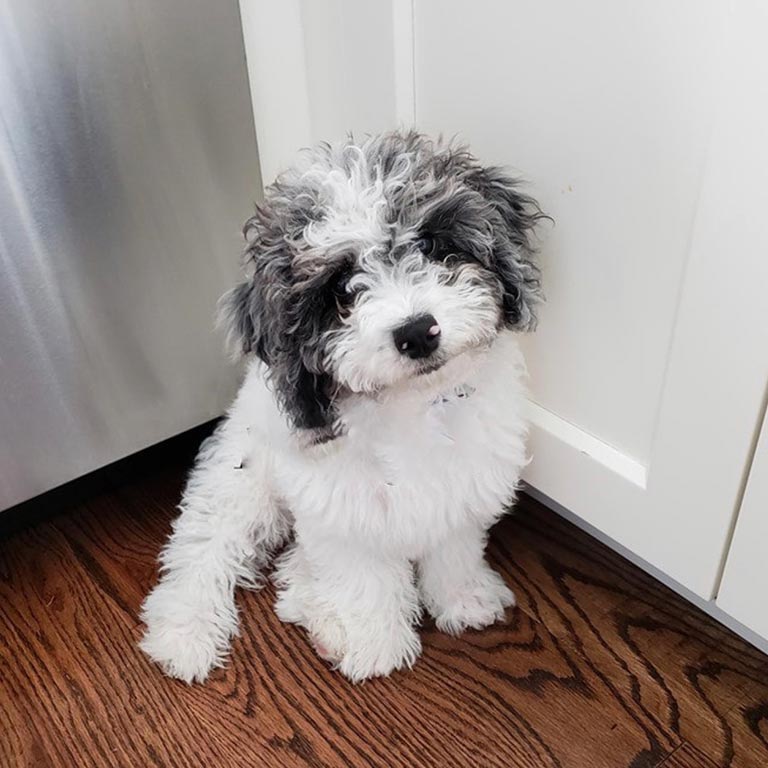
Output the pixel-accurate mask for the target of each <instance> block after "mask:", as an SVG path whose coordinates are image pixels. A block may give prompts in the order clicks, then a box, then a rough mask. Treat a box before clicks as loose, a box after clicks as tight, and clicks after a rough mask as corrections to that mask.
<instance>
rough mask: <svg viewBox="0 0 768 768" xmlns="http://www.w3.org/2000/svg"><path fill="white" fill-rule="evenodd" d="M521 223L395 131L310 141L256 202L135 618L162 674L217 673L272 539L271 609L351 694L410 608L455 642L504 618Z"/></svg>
mask: <svg viewBox="0 0 768 768" xmlns="http://www.w3.org/2000/svg"><path fill="white" fill-rule="evenodd" d="M541 218H542V213H541V212H540V209H539V207H538V205H537V204H536V203H535V201H534V200H532V199H531V198H530V197H527V196H525V195H524V194H522V193H521V192H520V190H519V187H518V183H517V182H516V181H515V180H514V179H513V178H511V177H510V176H508V175H507V174H506V173H505V172H504V171H502V170H500V169H498V168H486V167H483V166H481V165H480V164H479V163H478V162H477V161H476V160H475V159H474V158H473V157H472V155H471V154H469V152H468V151H467V150H466V149H465V148H464V147H457V146H453V145H450V144H447V145H445V144H441V143H435V142H433V141H431V140H430V139H428V138H426V137H424V136H423V135H420V134H418V133H415V132H410V133H399V132H396V133H388V134H384V135H381V136H376V137H372V138H369V139H366V140H365V141H363V142H362V143H356V142H354V141H353V140H351V139H350V140H349V141H347V142H346V143H343V144H339V145H335V146H330V145H325V144H324V145H321V146H319V147H317V148H316V149H314V150H312V151H311V152H310V153H308V154H307V156H306V157H305V158H304V162H303V163H302V164H300V165H299V166H298V167H296V168H294V169H292V170H290V171H287V172H286V173H284V174H282V175H281V176H280V177H279V178H278V180H277V181H276V182H275V183H274V184H273V185H272V186H271V187H269V188H268V189H267V191H266V197H265V200H264V203H263V204H261V205H259V206H258V208H257V210H256V214H255V215H254V216H253V217H252V218H251V219H250V220H249V221H248V222H247V224H246V226H245V234H246V238H247V242H248V245H247V250H246V257H247V258H246V262H247V264H246V266H247V269H248V271H249V275H248V277H247V279H246V281H245V282H243V283H242V284H241V285H239V286H237V287H236V288H235V289H234V290H232V291H231V292H230V293H229V294H227V295H226V296H225V297H224V298H223V318H224V321H225V323H226V326H227V328H228V330H229V333H230V337H231V338H232V339H233V340H234V342H235V343H236V345H237V346H238V348H239V349H240V350H241V351H242V352H244V353H246V354H247V355H248V357H249V359H250V360H249V363H248V368H247V373H246V377H245V381H244V383H243V385H242V388H241V390H240V392H239V394H238V396H237V399H236V400H235V402H234V404H233V405H232V407H231V409H230V411H229V413H228V416H227V418H226V420H225V421H224V422H223V424H222V425H221V426H220V427H219V428H218V430H217V431H216V433H215V434H214V435H213V436H212V437H211V438H210V439H209V440H208V441H206V443H205V444H204V445H203V447H202V448H201V451H200V455H199V457H198V460H197V463H196V466H195V469H194V471H193V472H192V474H191V476H190V478H189V482H188V485H187V488H186V491H185V493H184V498H183V500H182V502H181V504H180V509H181V516H180V517H179V518H178V519H177V520H176V522H175V525H174V529H173V534H172V536H171V538H170V540H169V542H168V544H167V546H166V547H165V549H164V550H163V552H162V555H161V563H162V571H161V579H160V583H159V584H158V585H157V586H156V587H155V589H154V590H153V592H152V593H151V594H150V595H149V597H148V598H147V600H146V602H145V604H144V608H143V620H144V621H145V622H146V625H147V630H146V634H145V636H144V639H143V641H142V644H141V645H142V648H143V649H144V651H146V653H147V654H148V655H149V656H150V657H151V658H152V659H154V660H155V661H156V662H158V663H159V664H160V665H161V666H162V668H163V669H164V670H165V671H166V672H167V673H168V674H169V675H173V676H174V677H179V678H181V679H182V680H186V681H187V682H191V681H194V680H197V681H202V680H204V679H205V677H206V676H207V674H208V672H209V671H210V670H211V668H212V667H215V666H218V665H220V664H221V663H222V662H223V660H224V658H225V656H226V654H227V651H228V647H229V643H230V639H231V638H232V636H233V635H234V634H235V633H236V632H237V609H236V607H235V596H234V593H235V587H236V586H237V585H243V586H254V585H257V584H258V583H259V580H260V578H261V571H262V570H263V568H264V567H265V566H266V564H267V561H268V558H269V555H270V553H271V552H273V551H274V550H276V549H277V548H278V547H279V546H280V545H281V544H282V543H283V542H284V541H286V540H287V539H288V538H290V537H292V543H291V545H290V546H289V548H288V549H287V550H286V551H285V552H284V553H283V554H282V555H281V557H280V558H279V560H278V562H277V569H276V582H277V584H278V588H279V597H278V600H277V613H278V615H279V616H280V618H281V619H282V620H284V621H289V622H294V623H297V624H300V625H302V626H303V627H305V628H306V630H307V631H308V633H309V635H310V638H311V641H312V642H313V644H314V646H315V648H316V649H317V650H318V652H319V653H320V654H321V655H322V656H323V657H324V658H327V659H329V660H331V661H332V662H333V663H334V664H336V665H337V666H338V668H339V669H340V670H341V672H342V673H343V674H345V675H346V676H347V677H349V678H350V679H352V680H356V681H357V680H363V679H365V678H368V677H372V676H376V675H387V674H389V673H390V672H392V671H393V670H395V669H399V668H401V667H404V666H410V665H412V664H413V663H414V661H415V660H416V658H417V657H418V655H419V652H420V647H421V646H420V641H419V636H418V634H417V631H416V629H417V624H418V621H419V617H420V613H421V609H422V607H424V608H425V609H426V610H427V611H428V612H429V613H430V614H431V615H432V616H434V618H435V619H436V622H437V626H438V627H439V628H440V629H442V630H444V631H446V632H451V633H459V632H461V631H462V630H464V629H465V628H467V627H474V628H479V627H484V626H486V625H489V624H491V623H493V622H495V621H497V620H498V619H501V618H502V617H503V615H504V609H505V607H506V606H510V605H513V604H514V595H513V594H512V592H511V591H510V590H509V589H508V588H507V587H506V586H505V584H504V583H503V581H502V579H501V578H500V577H499V576H498V574H496V573H495V572H494V571H493V570H492V569H491V568H490V567H489V566H488V565H487V563H486V562H485V559H484V555H483V553H484V548H485V544H486V539H487V532H488V529H489V527H490V526H491V525H492V524H493V523H494V522H495V521H496V520H497V519H498V518H499V517H500V516H501V515H502V513H503V511H504V509H505V507H506V505H508V504H509V503H510V502H511V501H512V499H513V496H514V492H515V487H516V484H517V482H518V480H519V476H520V472H521V469H522V467H523V466H524V465H525V462H526V453H525V435H526V425H525V420H524V417H523V404H524V386H523V382H522V380H523V377H524V364H523V360H522V357H521V354H520V351H519V349H518V345H517V342H516V338H515V334H516V332H518V331H527V330H531V329H532V328H533V326H534V324H535V318H536V315H535V311H536V305H537V303H538V302H539V300H540V290H539V271H538V269H537V267H536V264H535V263H534V248H533V245H532V236H533V229H534V227H535V225H536V223H537V222H538V221H539V220H540V219H541Z"/></svg>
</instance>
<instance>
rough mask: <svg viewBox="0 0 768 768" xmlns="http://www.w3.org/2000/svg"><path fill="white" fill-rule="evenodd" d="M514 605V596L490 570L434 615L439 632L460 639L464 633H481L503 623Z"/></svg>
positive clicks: (441, 606) (447, 601)
mask: <svg viewBox="0 0 768 768" xmlns="http://www.w3.org/2000/svg"><path fill="white" fill-rule="evenodd" d="M514 604H515V594H514V592H512V590H511V589H510V588H509V587H508V586H507V585H506V584H505V583H504V581H503V579H502V578H501V576H499V574H498V573H496V572H495V571H493V570H491V569H490V568H488V569H486V570H484V571H483V572H482V573H481V574H479V575H478V576H477V577H476V578H475V579H473V580H472V581H470V582H469V583H467V584H465V585H464V586H462V587H461V588H459V589H458V590H456V592H455V593H454V594H452V595H450V596H449V597H448V598H447V599H446V600H444V601H442V604H441V605H440V606H439V608H438V609H437V610H436V611H435V613H434V617H435V623H436V625H437V628H438V629H439V630H440V631H441V632H447V633H448V634H450V635H459V634H461V633H462V632H463V631H464V630H465V629H482V628H483V627H488V626H490V625H491V624H494V623H496V622H497V621H503V620H504V610H505V608H509V607H510V606H513V605H514Z"/></svg>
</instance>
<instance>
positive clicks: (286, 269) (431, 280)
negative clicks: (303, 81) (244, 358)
mask: <svg viewBox="0 0 768 768" xmlns="http://www.w3.org/2000/svg"><path fill="white" fill-rule="evenodd" d="M305 161H306V162H305V163H304V164H303V165H302V166H300V167H297V168H294V169H292V170H290V171H287V172H286V173H284V174H282V175H281V176H280V177H279V178H278V179H277V181H276V182H275V183H274V184H273V185H272V186H270V187H269V188H268V189H267V190H266V196H265V200H264V203H263V204H261V205H259V206H258V207H257V209H256V213H255V215H254V216H253V217H252V218H251V219H249V221H248V222H247V223H246V225H245V236H246V239H247V242H248V246H247V250H246V258H247V261H248V265H249V267H248V268H249V270H250V271H252V275H251V276H250V277H249V279H248V280H247V281H246V282H244V283H242V284H241V285H239V286H237V287H236V288H235V289H234V290H232V291H230V292H229V293H228V294H227V295H226V296H225V297H224V298H223V300H222V309H223V317H224V321H225V324H226V325H227V326H228V330H229V332H230V336H231V338H232V339H233V340H234V341H235V343H236V344H237V346H238V348H239V349H241V350H242V351H243V352H245V353H253V354H255V355H257V356H258V357H259V358H261V360H263V361H264V362H265V363H266V364H267V366H268V367H269V374H270V378H271V381H272V384H273V387H274V389H275V392H276V394H277V396H278V399H279V400H280V402H281V404H282V405H283V407H284V408H285V410H286V412H287V414H288V416H289V417H290V419H291V420H292V422H293V423H294V425H295V426H296V427H298V428H302V429H323V428H328V427H329V425H330V424H331V422H332V421H333V418H334V409H333V403H334V398H335V397H336V395H337V393H339V392H350V391H351V392H356V393H374V392H381V391H382V390H385V389H387V388H389V387H393V386H396V385H398V384H401V383H402V382H404V381H405V380H408V379H412V378H415V377H419V376H423V375H425V374H429V373H431V372H433V371H435V370H437V369H438V368H440V367H442V366H443V365H445V364H446V363H447V362H449V361H451V360H452V359H454V358H456V357H458V356H460V355H462V354H464V353H466V352H469V351H470V350H475V349H478V348H482V347H486V346H488V345H490V344H492V343H493V340H494V338H495V337H496V336H497V334H498V333H499V331H500V330H501V329H503V328H510V329H515V330H521V331H523V330H530V329H532V328H533V327H534V325H535V322H536V305H537V303H538V302H539V301H540V290H539V271H538V269H537V267H536V264H535V263H534V258H533V257H534V248H533V244H532V241H531V237H532V230H533V228H534V226H535V225H536V223H537V221H538V220H539V219H541V218H542V216H543V214H542V213H541V211H540V209H539V207H538V205H537V204H536V202H535V201H534V200H533V199H531V198H530V197H527V196H526V195H524V194H522V193H521V192H520V190H519V188H518V183H517V181H516V180H515V179H513V178H512V177H510V176H509V175H507V174H506V173H505V172H504V171H503V170H501V169H499V168H487V167H483V166H481V165H480V164H479V163H478V162H477V160H475V158H474V157H472V155H470V154H469V152H468V151H467V150H466V148H464V147H456V146H452V145H442V144H436V143H434V142H432V141H431V140H429V139H427V138H426V137H424V136H422V135H420V134H418V133H415V132H411V133H389V134H384V135H381V136H376V137H372V138H369V139H367V140H366V141H364V142H362V143H355V142H354V141H353V140H351V139H350V140H349V141H348V142H347V143H344V144H341V145H338V146H330V145H325V144H324V145H321V146H320V147H318V148H316V149H314V150H312V151H311V152H310V153H309V154H308V155H307V156H306V158H305Z"/></svg>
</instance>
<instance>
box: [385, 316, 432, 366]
mask: <svg viewBox="0 0 768 768" xmlns="http://www.w3.org/2000/svg"><path fill="white" fill-rule="evenodd" d="M392 337H393V338H394V340H395V346H396V347H397V350H398V352H400V354H401V355H407V356H408V357H410V358H411V359H412V360H418V359H419V358H422V357H429V356H430V355H431V354H432V353H433V352H434V351H435V350H436V349H437V348H438V347H439V346H440V326H439V325H438V324H437V320H435V318H434V317H433V316H432V315H418V316H417V317H412V318H411V319H410V320H409V321H408V322H407V323H405V324H403V325H401V326H400V327H399V328H395V330H394V331H392Z"/></svg>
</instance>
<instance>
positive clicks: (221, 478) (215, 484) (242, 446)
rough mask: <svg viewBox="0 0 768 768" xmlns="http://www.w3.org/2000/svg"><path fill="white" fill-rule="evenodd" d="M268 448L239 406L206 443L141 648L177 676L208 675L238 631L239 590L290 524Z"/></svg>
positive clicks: (166, 554)
mask: <svg viewBox="0 0 768 768" xmlns="http://www.w3.org/2000/svg"><path fill="white" fill-rule="evenodd" d="M269 464H270V460H269V455H268V453H267V452H266V451H265V450H263V449H261V448H258V447H257V448H254V447H253V441H252V439H251V436H250V434H249V431H248V427H247V424H246V423H245V420H244V419H243V418H242V416H241V415H240V412H239V408H238V404H237V403H236V404H235V406H234V408H233V409H232V412H231V414H230V416H229V418H228V419H227V420H226V421H225V422H224V423H223V424H222V425H221V426H220V427H219V428H218V429H217V430H216V432H215V433H214V434H213V436H212V437H210V438H209V439H208V440H207V441H206V442H205V443H204V444H203V446H202V447H201V449H200V453H199V455H198V458H197V462H196V464H195V468H194V470H193V471H192V474H191V475H190V477H189V480H188V483H187V487H186V490H185V492H184V496H183V499H182V501H181V504H180V505H179V509H180V510H181V515H180V516H179V517H178V518H177V520H176V521H175V523H174V525H173V533H172V534H171V537H170V539H169V541H168V543H167V545H166V546H165V548H164V549H163V551H162V553H161V555H160V562H161V577H160V582H159V583H158V584H157V586H156V587H155V588H154V590H153V591H152V592H151V593H150V595H149V596H148V597H147V599H146V600H145V602H144V606H143V608H142V613H141V618H142V620H143V621H144V622H145V623H146V627H147V628H146V633H145V635H144V638H143V640H142V641H141V648H142V649H143V650H144V651H145V653H146V654H147V655H148V656H149V657H150V658H151V659H152V660H153V661H155V662H157V663H158V664H159V665H160V666H161V667H162V669H163V670H164V671H165V672H166V673H167V674H168V675H171V676H172V677H178V678H180V679H181V680H184V681H186V682H187V683H191V682H193V681H198V682H200V681H203V680H205V678H206V676H207V675H208V672H209V671H210V670H211V669H212V668H213V667H216V666H220V665H221V664H222V662H223V660H224V658H225V657H226V654H227V651H228V648H229V644H230V640H231V638H232V636H233V635H235V634H236V633H237V625H238V621H237V607H236V605H235V596H234V592H235V587H236V586H237V585H243V586H248V587H255V586H258V585H259V584H260V582H261V574H260V571H261V569H262V568H263V567H264V565H265V564H266V561H267V558H268V556H269V553H270V551H271V550H272V549H274V548H275V547H276V546H278V545H279V544H280V542H281V541H282V540H283V538H284V537H285V535H286V534H287V528H288V521H287V520H286V515H285V513H283V512H282V511H281V509H280V508H279V506H278V505H277V504H276V502H275V500H274V499H273V497H272V495H271V493H270V484H269V470H270V466H269Z"/></svg>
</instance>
